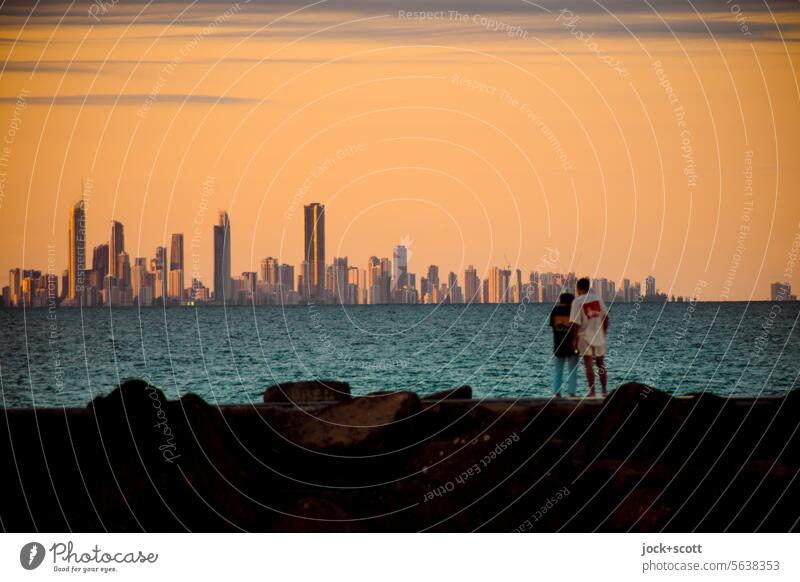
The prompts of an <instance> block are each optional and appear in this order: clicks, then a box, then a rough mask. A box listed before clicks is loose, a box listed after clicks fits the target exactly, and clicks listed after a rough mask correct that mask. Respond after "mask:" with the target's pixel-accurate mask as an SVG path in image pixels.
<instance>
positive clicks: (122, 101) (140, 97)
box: [0, 93, 263, 107]
mask: <svg viewBox="0 0 800 582" xmlns="http://www.w3.org/2000/svg"><path fill="white" fill-rule="evenodd" d="M148 99H152V96H151V95H145V94H130V93H129V94H125V95H110V94H102V95H30V96H28V97H27V98H26V99H25V102H26V103H27V104H28V105H69V106H76V107H92V106H104V107H107V106H129V105H135V106H137V107H140V106H141V105H142V104H143V103H145V102H146V101H147V100H148ZM17 100H18V97H17V96H13V97H9V96H5V97H0V103H16V102H17ZM262 102H263V101H262V100H260V99H248V98H243V97H228V96H225V97H222V96H219V95H185V94H179V93H168V94H159V95H158V96H157V97H156V98H155V100H154V101H153V106H157V105H158V104H159V103H178V104H186V105H241V104H247V103H251V104H252V103H262Z"/></svg>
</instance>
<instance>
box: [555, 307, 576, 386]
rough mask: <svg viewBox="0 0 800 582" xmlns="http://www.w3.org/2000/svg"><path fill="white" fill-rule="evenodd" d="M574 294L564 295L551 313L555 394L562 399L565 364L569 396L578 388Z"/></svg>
mask: <svg viewBox="0 0 800 582" xmlns="http://www.w3.org/2000/svg"><path fill="white" fill-rule="evenodd" d="M574 298H575V296H574V295H573V294H572V293H562V294H561V297H560V298H559V304H558V305H556V306H555V307H554V308H553V311H552V312H551V313H550V327H552V328H553V394H555V396H556V398H560V397H561V385H562V383H563V380H564V364H566V365H567V394H568V395H569V396H575V389H576V388H577V384H578V378H577V368H578V354H577V353H576V352H575V328H574V327H573V325H572V323H571V322H570V312H571V308H572V300H573V299H574Z"/></svg>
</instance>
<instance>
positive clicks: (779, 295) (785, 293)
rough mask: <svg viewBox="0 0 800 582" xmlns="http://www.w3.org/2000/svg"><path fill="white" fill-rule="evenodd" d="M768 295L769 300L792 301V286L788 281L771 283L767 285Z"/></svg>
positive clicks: (793, 298)
mask: <svg viewBox="0 0 800 582" xmlns="http://www.w3.org/2000/svg"><path fill="white" fill-rule="evenodd" d="M769 297H770V300H771V301H794V300H795V297H794V296H793V295H792V286H791V285H790V284H789V283H780V282H779V283H772V285H770V286H769Z"/></svg>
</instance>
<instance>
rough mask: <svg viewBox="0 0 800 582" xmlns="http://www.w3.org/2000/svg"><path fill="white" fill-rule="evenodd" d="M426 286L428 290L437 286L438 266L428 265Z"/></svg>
mask: <svg viewBox="0 0 800 582" xmlns="http://www.w3.org/2000/svg"><path fill="white" fill-rule="evenodd" d="M428 288H429V290H430V289H438V288H439V267H437V266H436V265H431V266H430V267H428Z"/></svg>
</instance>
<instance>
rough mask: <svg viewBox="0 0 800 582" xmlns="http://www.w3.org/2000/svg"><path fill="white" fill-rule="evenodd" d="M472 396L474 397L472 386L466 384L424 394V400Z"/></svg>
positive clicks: (457, 398)
mask: <svg viewBox="0 0 800 582" xmlns="http://www.w3.org/2000/svg"><path fill="white" fill-rule="evenodd" d="M470 398H472V386H467V385H466V384H465V385H464V386H458V387H457V388H449V389H447V390H439V391H438V392H434V393H433V394H428V395H426V396H422V400H445V399H449V400H469V399H470Z"/></svg>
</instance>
